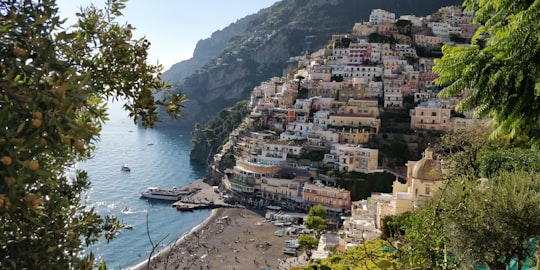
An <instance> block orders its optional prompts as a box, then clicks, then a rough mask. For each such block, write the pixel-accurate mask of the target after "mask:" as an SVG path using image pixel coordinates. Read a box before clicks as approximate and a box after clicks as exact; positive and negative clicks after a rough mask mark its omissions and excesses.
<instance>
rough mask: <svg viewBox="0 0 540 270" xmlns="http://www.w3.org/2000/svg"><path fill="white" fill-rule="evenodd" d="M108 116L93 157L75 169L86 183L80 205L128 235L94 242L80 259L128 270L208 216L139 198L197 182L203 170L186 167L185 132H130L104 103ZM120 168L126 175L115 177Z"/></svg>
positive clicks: (128, 122) (117, 110) (115, 106)
mask: <svg viewBox="0 0 540 270" xmlns="http://www.w3.org/2000/svg"><path fill="white" fill-rule="evenodd" d="M108 111H109V118H110V120H109V121H107V122H106V124H105V125H104V127H103V130H102V133H101V136H100V140H99V142H98V143H97V150H96V152H95V155H94V156H93V157H92V158H91V159H89V160H87V161H84V162H81V163H79V164H77V168H79V169H84V170H86V171H87V172H88V175H89V180H90V181H91V188H90V189H89V190H88V191H87V192H86V193H85V194H84V196H85V204H86V205H87V206H88V207H94V208H95V210H96V211H97V212H98V213H99V214H100V215H102V216H105V215H113V216H116V217H117V218H118V219H119V220H120V221H122V222H123V223H124V224H127V225H130V226H131V227H132V229H124V230H122V231H121V232H120V233H119V234H118V235H117V237H116V238H115V239H113V240H112V241H110V242H109V243H107V241H105V240H101V241H99V242H98V243H97V244H94V245H92V246H91V247H89V248H87V249H86V253H87V254H88V253H90V252H92V253H93V254H94V256H95V257H96V258H97V259H98V260H99V261H101V260H102V259H103V260H105V262H106V265H107V268H108V269H130V268H132V267H134V266H135V265H137V264H139V263H141V262H143V261H145V260H147V259H148V257H149V255H150V252H151V250H152V246H157V247H158V248H157V250H156V252H157V251H159V250H162V249H163V248H164V247H166V246H168V245H169V244H171V243H173V242H174V241H175V240H177V239H178V238H180V237H181V236H182V235H184V234H186V233H188V232H189V231H190V230H191V229H192V228H194V227H196V226H197V225H199V224H200V223H202V222H203V221H204V220H205V219H206V218H208V217H209V216H210V211H209V210H201V211H193V212H179V211H177V210H175V208H172V206H171V203H170V202H160V201H152V200H147V199H144V198H141V197H140V194H139V192H140V191H141V190H145V189H146V188H148V187H151V186H155V187H160V188H172V187H181V186H185V185H187V184H189V183H191V182H193V181H195V180H197V179H200V178H202V177H203V175H204V172H205V167H204V166H201V165H197V164H192V163H191V162H190V159H189V152H190V149H191V136H190V133H189V132H188V131H179V130H174V129H163V128H160V129H144V128H142V127H139V126H136V125H134V123H133V120H132V119H130V118H129V117H128V114H127V113H126V112H125V111H123V109H122V103H120V102H110V103H109V110H108ZM178 121H182V119H181V118H179V119H178ZM124 164H127V165H129V167H130V168H131V171H130V172H124V171H121V166H122V165H124ZM149 236H150V237H149ZM154 254H155V252H154Z"/></svg>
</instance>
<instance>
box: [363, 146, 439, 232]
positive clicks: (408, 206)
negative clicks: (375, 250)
mask: <svg viewBox="0 0 540 270" xmlns="http://www.w3.org/2000/svg"><path fill="white" fill-rule="evenodd" d="M442 177H443V171H442V167H441V161H440V160H437V159H434V158H433V149H432V148H431V147H428V148H426V150H425V151H424V157H423V158H422V159H420V160H418V161H409V162H408V163H407V182H406V183H405V184H402V183H400V182H399V181H398V180H397V179H396V181H394V184H393V187H392V194H372V201H373V202H374V204H373V205H374V206H375V208H376V210H375V219H376V220H375V223H376V224H377V225H378V226H380V224H381V223H380V222H381V218H382V217H384V216H389V215H399V214H401V213H404V212H408V211H412V210H413V209H414V208H415V207H418V206H420V205H422V203H423V202H425V201H426V200H428V199H430V198H432V196H433V195H434V193H435V192H436V191H437V190H438V189H439V188H441V186H442V184H443V181H442Z"/></svg>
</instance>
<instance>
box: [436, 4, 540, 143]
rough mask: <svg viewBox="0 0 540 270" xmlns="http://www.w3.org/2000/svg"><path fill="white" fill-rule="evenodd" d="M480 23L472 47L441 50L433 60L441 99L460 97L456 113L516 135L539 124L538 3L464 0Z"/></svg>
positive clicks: (496, 133) (499, 133)
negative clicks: (484, 120) (489, 121)
mask: <svg viewBox="0 0 540 270" xmlns="http://www.w3.org/2000/svg"><path fill="white" fill-rule="evenodd" d="M464 8H465V11H467V12H474V14H475V16H474V22H475V23H479V24H481V26H480V27H479V28H478V29H477V31H476V33H475V35H474V36H473V38H472V40H471V46H449V45H444V46H443V48H442V51H443V57H442V58H441V59H436V60H435V67H434V68H433V70H434V71H435V72H436V73H438V74H439V77H438V78H437V79H436V80H435V83H436V84H437V85H439V86H445V88H444V89H443V90H442V91H441V92H440V93H439V95H440V96H441V97H452V96H461V97H463V99H462V100H461V102H460V103H459V104H458V106H457V110H458V111H460V112H463V111H467V110H473V111H474V113H475V114H476V115H477V116H480V117H492V118H493V120H494V121H493V122H494V124H495V127H496V128H495V129H494V131H493V133H492V136H493V137H495V136H509V137H516V136H520V135H522V134H527V133H528V132H529V131H530V130H532V129H533V128H536V127H537V126H538V124H539V123H540V61H538V59H539V55H540V42H538V40H540V21H539V19H538V18H539V17H538V14H539V13H540V4H539V3H538V2H537V1H525V0H518V1H503V0H492V1H478V0H466V1H465V2H464Z"/></svg>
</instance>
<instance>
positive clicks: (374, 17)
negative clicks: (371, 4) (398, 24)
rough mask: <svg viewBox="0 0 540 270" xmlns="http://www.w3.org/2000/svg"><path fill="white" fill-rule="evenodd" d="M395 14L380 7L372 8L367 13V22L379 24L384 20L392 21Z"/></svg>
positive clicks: (394, 19)
mask: <svg viewBox="0 0 540 270" xmlns="http://www.w3.org/2000/svg"><path fill="white" fill-rule="evenodd" d="M395 21H396V14H395V13H392V12H388V11H386V10H382V9H374V10H372V11H371V14H370V15H369V23H370V24H372V25H381V24H384V23H385V22H390V23H394V22H395Z"/></svg>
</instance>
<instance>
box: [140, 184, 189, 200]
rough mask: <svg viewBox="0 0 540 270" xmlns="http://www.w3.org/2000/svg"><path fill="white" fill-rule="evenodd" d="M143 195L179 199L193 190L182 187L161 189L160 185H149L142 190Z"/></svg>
mask: <svg viewBox="0 0 540 270" xmlns="http://www.w3.org/2000/svg"><path fill="white" fill-rule="evenodd" d="M140 193H141V197H144V198H148V199H155V200H167V201H179V200H180V199H182V198H185V197H187V196H189V195H191V191H189V190H187V189H181V188H172V189H161V188H159V187H149V188H147V189H146V190H144V191H141V192H140Z"/></svg>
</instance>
